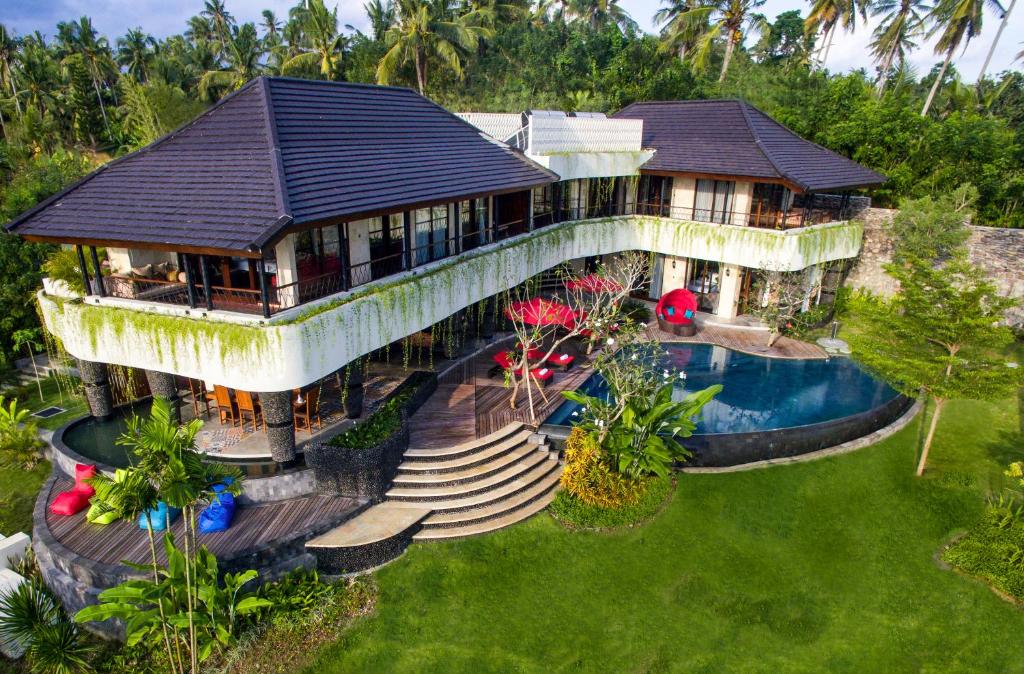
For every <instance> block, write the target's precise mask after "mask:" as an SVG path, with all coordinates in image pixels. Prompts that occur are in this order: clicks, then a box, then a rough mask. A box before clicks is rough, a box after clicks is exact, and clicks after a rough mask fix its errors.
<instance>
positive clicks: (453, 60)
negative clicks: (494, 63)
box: [377, 0, 493, 94]
mask: <svg viewBox="0 0 1024 674" xmlns="http://www.w3.org/2000/svg"><path fill="white" fill-rule="evenodd" d="M479 21H480V17H479V15H478V14H477V13H476V12H469V13H466V14H463V15H461V16H460V15H457V14H456V12H455V4H454V2H453V0H398V5H397V8H396V21H395V24H394V25H393V26H391V28H389V29H388V31H387V33H386V39H385V43H386V44H387V47H388V51H387V52H386V53H385V54H384V57H383V58H381V60H380V63H378V64H377V82H378V83H380V84H387V83H388V82H391V81H392V80H394V78H395V76H396V75H397V74H398V70H399V68H401V67H402V66H403V65H405V64H406V63H409V62H410V61H411V62H412V63H413V65H414V66H415V68H416V85H417V86H418V87H419V91H420V93H421V94H424V93H425V92H426V89H427V72H428V65H429V62H430V61H431V60H433V59H436V60H439V61H440V62H441V63H443V64H444V65H446V66H448V68H450V69H451V70H452V71H453V72H454V73H455V74H456V75H457V76H458V77H462V58H463V55H464V54H465V53H466V52H467V51H470V50H472V49H475V48H476V46H477V44H478V43H479V42H480V40H481V39H482V38H487V37H490V36H491V35H492V34H493V33H492V31H491V30H490V29H489V28H486V27H485V26H482V25H480V24H479Z"/></svg>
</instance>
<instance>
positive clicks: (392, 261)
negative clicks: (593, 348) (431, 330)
mask: <svg viewBox="0 0 1024 674" xmlns="http://www.w3.org/2000/svg"><path fill="white" fill-rule="evenodd" d="M622 215H647V216H656V217H665V218H675V219H679V220H695V221H699V222H711V223H718V224H724V225H739V226H749V227H759V228H764V229H778V230H785V229H792V228H798V227H806V226H810V225H816V224H821V223H825V222H834V221H837V220H846V219H848V218H849V217H850V215H851V208H850V207H849V205H848V204H846V203H845V201H843V200H840V199H836V198H834V197H828V198H827V199H825V200H822V201H818V200H817V199H815V198H814V197H807V198H805V199H804V200H803V202H802V203H801V205H799V206H793V207H791V208H789V209H788V210H777V209H775V210H773V209H768V208H765V207H764V206H763V204H762V205H761V206H760V207H758V205H757V204H755V207H754V208H753V209H750V210H745V211H718V210H715V209H713V208H707V209H702V208H696V207H693V206H676V205H672V204H662V203H646V202H639V203H620V202H606V203H602V204H588V205H575V206H573V205H564V204H563V205H561V206H559V207H557V208H554V209H552V210H538V209H537V208H536V206H535V212H534V214H533V223H532V229H533V230H537V229H542V228H544V227H548V226H551V225H554V224H557V223H561V222H568V221H573V220H584V219H591V218H602V217H612V216H622ZM465 226H466V223H463V227H465ZM528 231H531V227H530V223H529V222H528V221H527V220H526V219H519V220H513V221H511V222H504V223H498V224H495V225H492V226H491V227H490V228H489V229H487V230H476V231H472V232H462V233H461V234H460V235H458V236H452V237H448V238H445V239H442V240H439V241H434V242H431V243H427V244H424V245H421V246H417V247H414V248H412V249H411V250H403V251H400V252H397V253H392V254H389V255H385V256H383V257H379V258H373V259H371V260H368V261H366V262H360V263H357V264H353V265H351V266H349V267H348V268H347V269H345V268H342V269H339V270H337V271H332V272H330V273H326V274H321V275H318V276H313V277H311V278H306V279H300V280H299V281H295V282H293V283H288V284H286V285H281V286H275V285H273V283H271V282H270V280H269V277H268V282H267V283H266V288H265V290H260V289H250V288H227V287H223V286H210V287H209V297H207V291H206V289H205V288H204V286H203V285H202V284H201V283H194V285H193V287H192V288H191V290H190V289H189V285H188V284H187V283H183V282H179V281H168V280H164V279H149V278H139V277H135V276H124V275H117V274H115V275H111V276H107V277H104V287H105V290H106V293H107V295H110V296H113V297H120V298H125V299H133V300H145V301H150V302H160V303H163V304H172V305H177V306H182V307H194V308H209V309H220V310H225V311H235V312H241V313H248V314H263V315H265V316H269V315H272V314H275V313H278V312H280V311H283V310H285V309H289V308H291V307H295V306H298V305H300V304H305V303H307V302H311V301H313V300H316V299H319V298H322V297H327V296H329V295H333V294H335V293H338V292H342V291H345V290H349V289H351V288H355V287H358V286H361V285H364V284H366V283H370V282H371V281H376V280H378V279H381V278H385V277H388V276H393V275H395V274H398V273H401V272H403V271H406V270H407V269H408V268H409V267H410V262H411V266H412V267H418V266H421V265H424V264H427V263H430V262H435V261H437V260H442V259H445V258H448V257H451V256H453V255H456V254H458V253H461V252H465V251H467V250H472V249H474V248H477V247H479V246H482V245H484V244H486V243H490V242H492V241H502V240H504V239H508V238H511V237H513V236H516V235H519V234H525V233H526V232H528ZM264 294H265V296H264Z"/></svg>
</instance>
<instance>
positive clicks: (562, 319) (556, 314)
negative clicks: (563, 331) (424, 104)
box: [505, 297, 576, 328]
mask: <svg viewBox="0 0 1024 674" xmlns="http://www.w3.org/2000/svg"><path fill="white" fill-rule="evenodd" d="M505 315H506V316H508V317H509V318H510V319H511V320H513V321H522V322H523V323H526V324H528V325H562V326H565V327H567V328H571V327H572V326H573V325H575V323H576V313H575V312H574V311H573V310H572V309H570V308H569V307H567V306H566V305H564V304H562V303H560V302H553V301H551V300H545V299H541V298H540V297H534V298H533V299H532V300H526V301H525V302H513V303H512V304H510V305H509V306H508V308H506V309H505Z"/></svg>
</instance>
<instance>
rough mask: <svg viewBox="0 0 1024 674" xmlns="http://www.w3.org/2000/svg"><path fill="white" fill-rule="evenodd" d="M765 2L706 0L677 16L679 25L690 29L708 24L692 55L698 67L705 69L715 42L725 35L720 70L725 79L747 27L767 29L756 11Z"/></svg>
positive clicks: (719, 76) (696, 39)
mask: <svg viewBox="0 0 1024 674" xmlns="http://www.w3.org/2000/svg"><path fill="white" fill-rule="evenodd" d="M764 3H765V0H704V1H703V2H701V3H700V4H699V5H698V6H696V7H694V8H692V9H689V10H687V11H686V12H684V13H682V14H681V15H680V16H679V17H678V18H677V23H678V25H679V26H681V27H684V28H685V29H686V30H695V28H696V27H704V32H702V33H699V34H697V35H696V36H695V37H694V47H693V51H692V56H691V59H690V61H691V63H692V64H693V66H694V68H695V69H697V70H703V69H705V68H706V67H707V65H708V62H709V61H710V58H711V53H712V52H713V50H714V46H715V44H716V43H717V42H718V40H719V38H721V37H725V56H724V57H723V59H722V68H721V70H720V71H719V73H718V81H719V82H721V81H722V80H724V79H725V75H726V73H727V72H728V71H729V64H730V63H731V62H732V55H733V52H734V51H735V50H736V45H737V44H739V43H740V42H742V41H743V35H744V30H759V31H760V30H764V28H765V25H766V24H767V21H766V20H765V18H764V16H763V15H762V14H760V13H758V12H755V11H754V10H756V9H758V8H760V7H761V6H762V5H764Z"/></svg>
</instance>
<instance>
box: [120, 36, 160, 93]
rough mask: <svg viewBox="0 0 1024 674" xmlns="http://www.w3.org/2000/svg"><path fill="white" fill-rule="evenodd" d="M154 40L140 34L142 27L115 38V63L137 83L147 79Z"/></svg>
mask: <svg viewBox="0 0 1024 674" xmlns="http://www.w3.org/2000/svg"><path fill="white" fill-rule="evenodd" d="M155 48H156V40H155V39H154V38H153V36H152V35H147V34H146V33H144V32H142V27H141V26H140V27H138V28H133V29H131V30H129V31H128V32H127V33H125V35H124V37H119V38H117V63H118V65H120V66H123V67H124V68H127V70H128V74H129V75H132V76H133V77H134V78H135V79H136V80H138V81H139V82H145V81H147V80H148V79H149V66H150V64H151V63H152V62H153V50H154V49H155Z"/></svg>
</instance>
